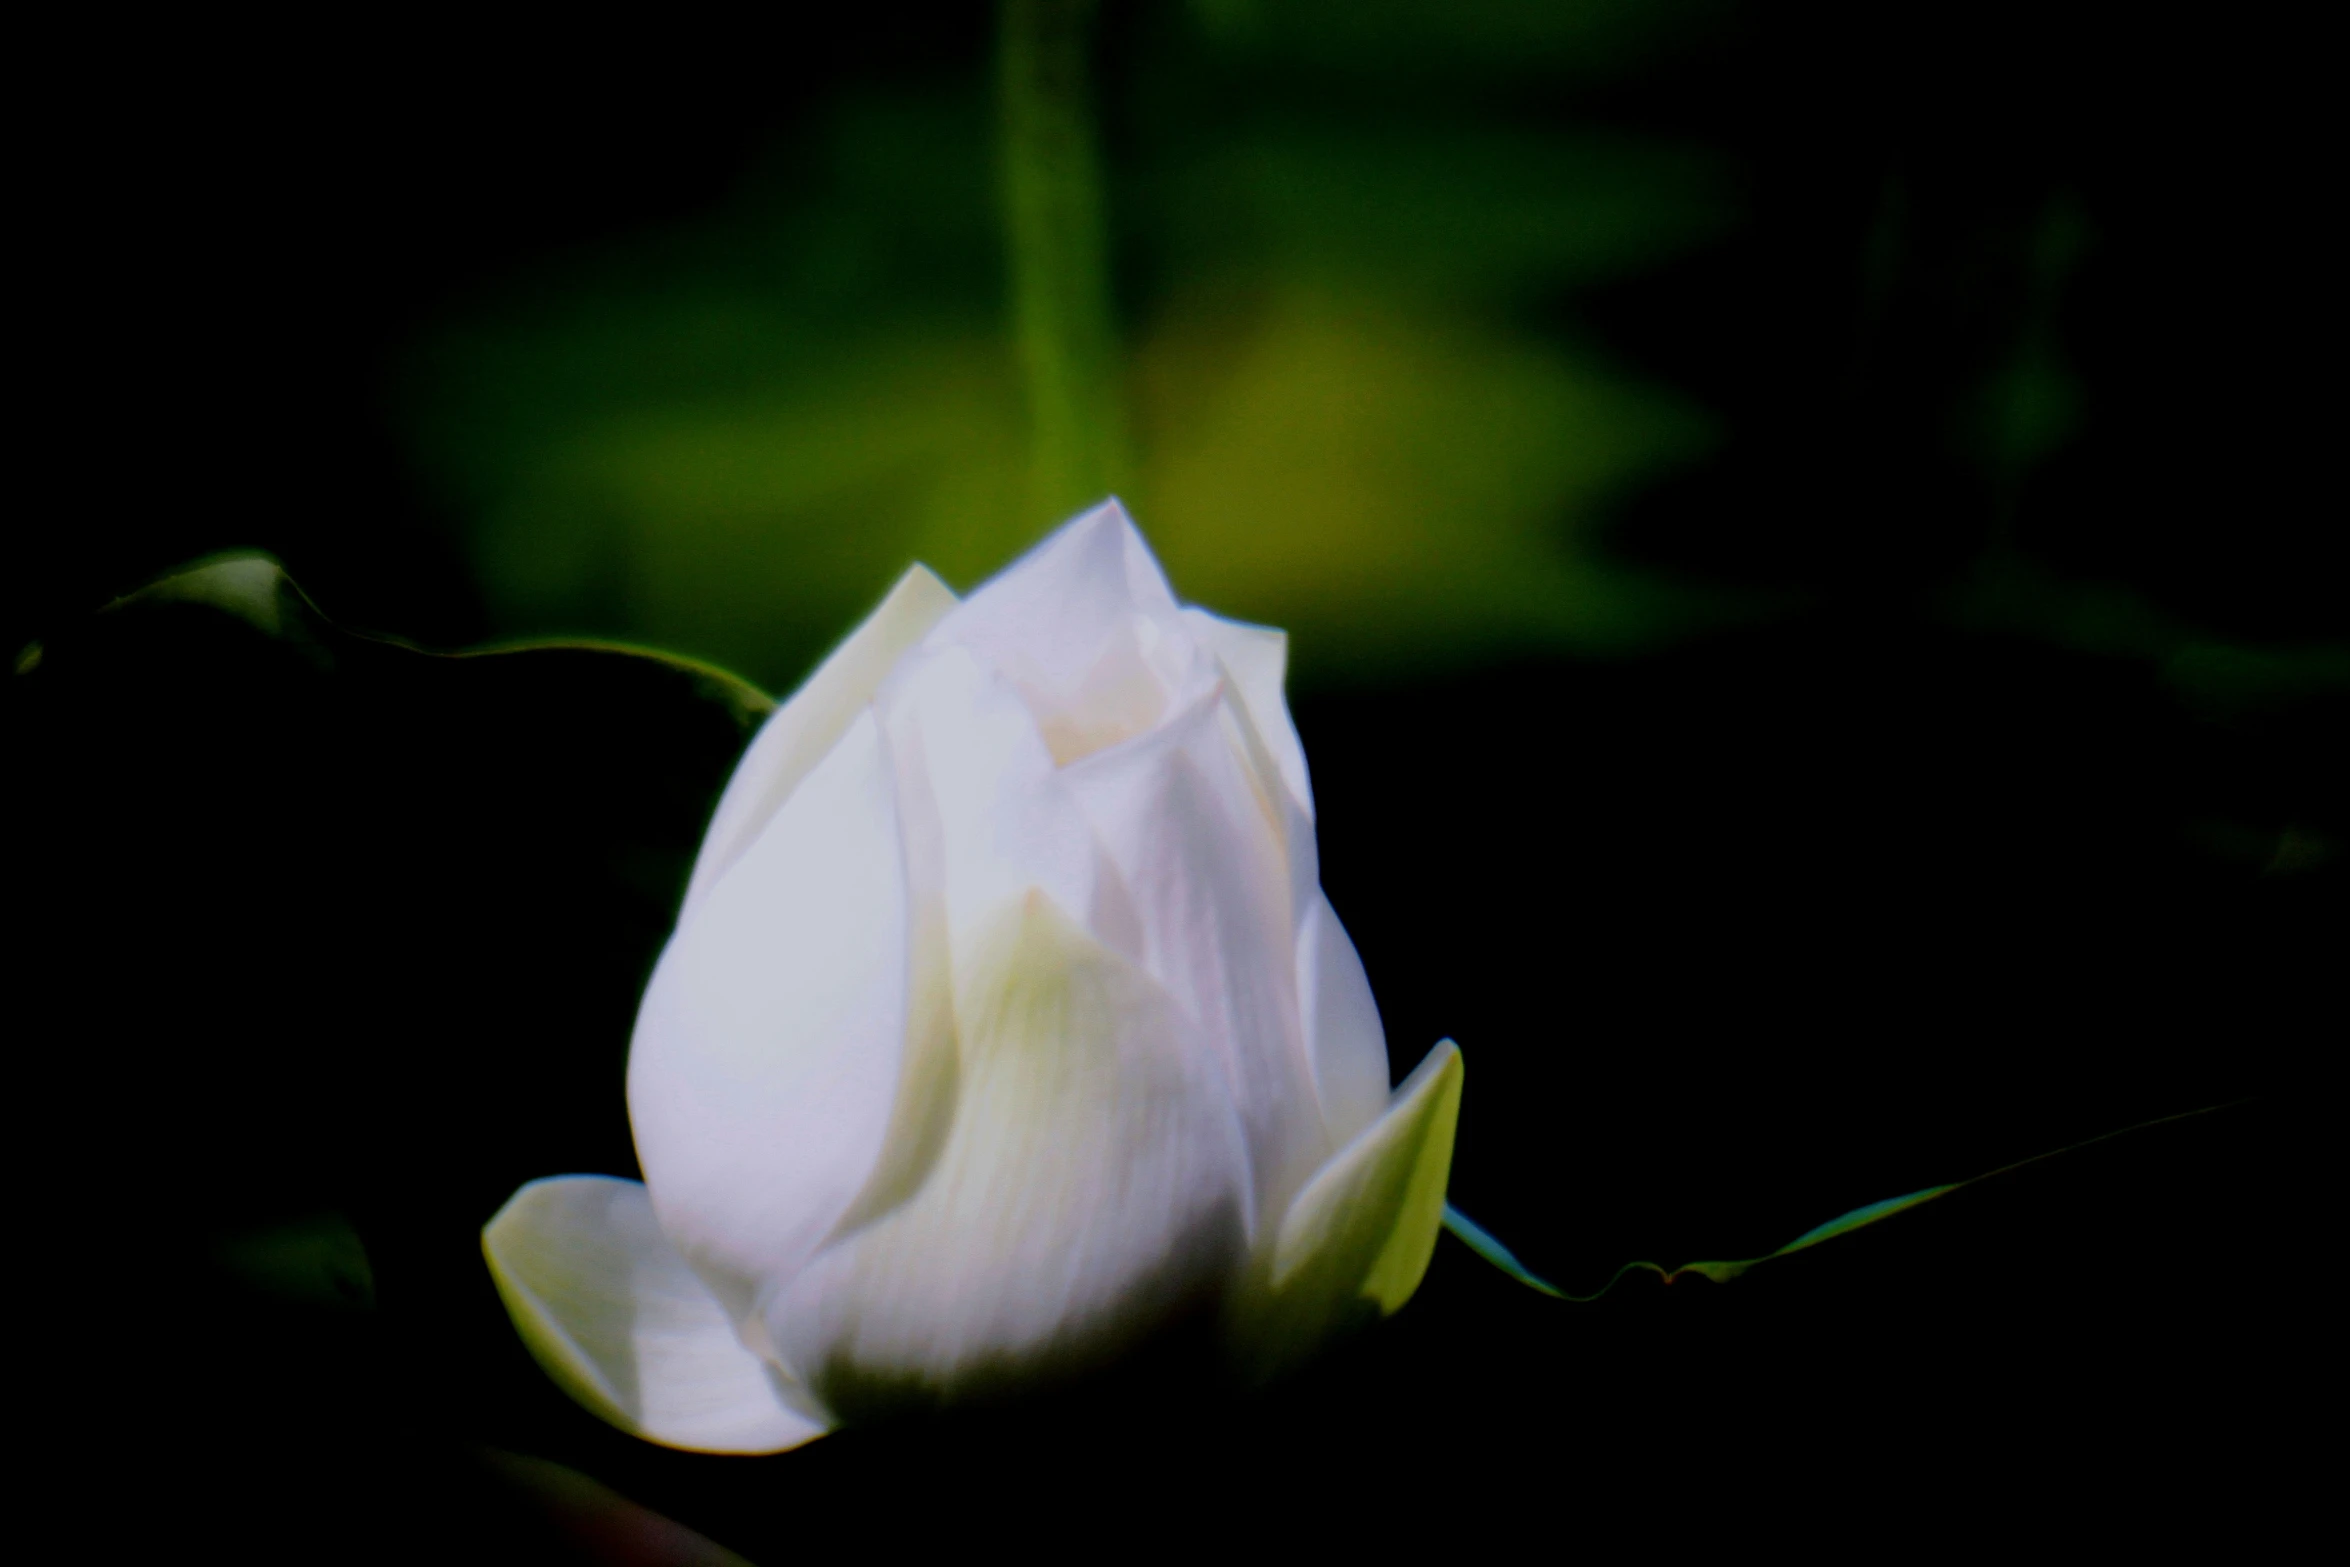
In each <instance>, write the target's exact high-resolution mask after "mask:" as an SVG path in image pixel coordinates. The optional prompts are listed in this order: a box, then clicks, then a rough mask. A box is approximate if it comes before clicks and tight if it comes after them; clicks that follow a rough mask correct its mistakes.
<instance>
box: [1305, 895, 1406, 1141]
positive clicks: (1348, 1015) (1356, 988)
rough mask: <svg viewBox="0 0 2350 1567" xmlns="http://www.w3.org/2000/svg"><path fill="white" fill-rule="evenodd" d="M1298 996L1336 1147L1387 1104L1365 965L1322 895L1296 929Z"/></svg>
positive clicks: (1381, 1044) (1382, 1032)
mask: <svg viewBox="0 0 2350 1567" xmlns="http://www.w3.org/2000/svg"><path fill="white" fill-rule="evenodd" d="M1297 990H1298V998H1299V1000H1300V1001H1301V1002H1302V1003H1303V1005H1304V1008H1305V1036H1306V1039H1307V1041H1308V1043H1309V1044H1310V1045H1311V1047H1312V1049H1313V1057H1314V1082H1315V1085H1316V1086H1317V1087H1318V1088H1319V1089H1320V1091H1321V1099H1322V1121H1323V1124H1324V1125H1325V1126H1326V1127H1328V1128H1329V1132H1330V1141H1331V1145H1332V1146H1333V1147H1335V1146H1338V1145H1339V1144H1342V1143H1344V1142H1346V1141H1347V1140H1348V1139H1349V1138H1351V1137H1353V1136H1354V1135H1355V1134H1356V1133H1357V1132H1360V1131H1361V1130H1362V1129H1363V1128H1364V1127H1366V1126H1368V1125H1370V1124H1371V1122H1372V1121H1373V1119H1375V1118H1376V1117H1377V1116H1378V1114H1379V1112H1380V1110H1381V1109H1382V1108H1384V1107H1385V1105H1386V1103H1387V1030H1386V1028H1385V1027H1384V1026H1382V1025H1381V1023H1380V1021H1379V1004H1378V1002H1376V1001H1374V1000H1372V999H1371V981H1370V978H1369V976H1368V975H1366V974H1365V973H1364V972H1363V960H1362V958H1361V957H1360V956H1358V955H1357V954H1356V952H1355V944H1354V943H1353V942H1352V941H1351V940H1349V939H1348V938H1347V934H1346V927H1345V926H1343V925H1341V924H1339V923H1338V913H1337V911H1336V910H1335V909H1333V908H1331V907H1330V900H1329V899H1328V898H1326V897H1324V896H1323V895H1322V894H1321V892H1320V890H1319V889H1317V890H1316V891H1315V893H1314V896H1313V900H1312V902H1311V903H1309V904H1308V905H1307V907H1306V913H1305V918H1304V920H1303V921H1302V922H1301V924H1300V928H1299V930H1298V935H1297Z"/></svg>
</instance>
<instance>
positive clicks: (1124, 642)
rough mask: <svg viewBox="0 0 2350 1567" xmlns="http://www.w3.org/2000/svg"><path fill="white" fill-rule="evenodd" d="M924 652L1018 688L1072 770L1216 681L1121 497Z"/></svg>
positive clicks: (1051, 541)
mask: <svg viewBox="0 0 2350 1567" xmlns="http://www.w3.org/2000/svg"><path fill="white" fill-rule="evenodd" d="M924 646H925V647H926V648H931V649H937V648H944V647H960V648H964V649H966V650H968V651H969V652H970V653H972V654H973V655H974V656H975V657H976V658H977V659H978V660H979V662H980V663H981V664H982V665H984V666H985V667H986V668H988V669H989V670H991V671H993V672H994V673H996V674H997V675H999V676H1000V677H1001V678H1003V679H1004V680H1006V681H1007V682H1009V683H1010V685H1011V686H1012V688H1013V689H1015V690H1016V691H1018V692H1019V693H1020V697H1021V699H1022V700H1023V701H1024V702H1025V703H1027V705H1028V708H1029V710H1030V712H1031V713H1032V714H1033V715H1034V716H1035V718H1036V721H1037V724H1038V727H1039V731H1040V732H1041V733H1042V734H1043V736H1044V739H1045V741H1046V744H1047V746H1048V747H1049V749H1050V750H1051V752H1052V754H1053V756H1054V757H1055V759H1056V760H1059V761H1063V762H1067V761H1072V760H1074V759H1076V758H1077V757H1080V756H1084V755H1087V754H1089V753H1091V752H1093V751H1097V750H1099V749H1101V748H1102V747H1103V746H1105V745H1111V744H1115V743H1116V742H1117V741H1119V740H1122V739H1125V738H1127V737H1129V736H1132V735H1136V734H1140V733H1142V732H1143V731H1144V730H1147V729H1149V728H1150V727H1151V726H1153V725H1154V724H1156V723H1158V722H1159V721H1160V719H1161V718H1163V717H1164V716H1165V714H1166V712H1167V709H1168V706H1169V704H1170V703H1171V702H1174V701H1179V700H1182V699H1183V698H1184V697H1185V696H1187V695H1188V694H1190V693H1191V692H1192V691H1193V690H1195V689H1196V688H1199V687H1202V686H1204V685H1205V684H1207V683H1208V682H1209V681H1210V680H1212V679H1213V672H1212V666H1211V665H1209V664H1208V662H1207V661H1206V660H1204V659H1201V658H1199V657H1198V656H1197V649H1196V648H1195V646H1194V645H1193V642H1192V639H1191V637H1190V636H1189V634H1188V633H1187V632H1186V631H1185V629H1184V623H1183V621H1182V618H1181V617H1180V616H1179V615H1178V614H1177V612H1176V608H1175V599H1174V595H1173V594H1172V593H1171V592H1170V591H1169V590H1168V587H1167V580H1166V578H1165V576H1164V575H1162V574H1161V573H1160V571H1159V566H1158V562H1157V561H1156V560H1155V559H1153V558H1152V556H1151V553H1150V549H1149V547H1148V546H1146V545H1145V544H1144V543H1143V541H1142V535H1141V534H1140V533H1138V532H1136V531H1135V528H1134V524H1133V523H1132V522H1130V521H1129V520H1128V519H1127V516H1126V513H1125V511H1124V510H1123V509H1122V508H1121V507H1120V506H1119V505H1118V503H1117V502H1116V501H1110V502H1107V503H1105V504H1104V505H1102V506H1099V507H1096V508H1095V509H1094V510H1092V511H1090V512H1087V513H1085V514H1084V515H1083V516H1080V517H1078V518H1076V519H1075V520H1073V521H1071V522H1069V523H1068V524H1066V525H1065V526H1063V527H1062V528H1060V529H1059V530H1058V531H1057V532H1055V533H1054V534H1052V535H1051V536H1050V537H1049V538H1047V539H1046V540H1045V541H1044V542H1043V543H1041V544H1039V545H1038V546H1037V547H1036V548H1035V549H1033V550H1030V551H1029V552H1028V553H1027V554H1026V555H1024V556H1022V557H1021V558H1020V559H1019V560H1017V561H1015V562H1013V563H1012V565H1010V566H1009V567H1007V568H1006V569H1005V570H1004V571H1003V572H1002V573H1001V574H1000V575H998V576H996V577H994V578H993V579H991V580H990V581H988V582H987V583H985V584H984V585H982V586H981V587H980V588H979V589H978V590H977V591H976V592H974V593H973V594H972V595H971V597H970V598H968V599H966V600H965V601H964V602H963V603H962V604H961V605H960V606H958V607H957V608H956V610H955V612H954V613H953V614H951V615H948V616H947V617H946V618H945V619H944V620H942V621H940V622H939V624H938V627H937V629H936V630H934V631H932V632H931V634H930V636H929V637H928V638H927V639H926V640H925V642H924Z"/></svg>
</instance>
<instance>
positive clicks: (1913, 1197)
mask: <svg viewBox="0 0 2350 1567" xmlns="http://www.w3.org/2000/svg"><path fill="white" fill-rule="evenodd" d="M2241 1102H2242V1101H2234V1102H2233V1103H2241ZM2230 1108H2232V1104H2227V1105H2206V1106H2204V1107H2203V1108H2201V1109H2197V1110H2183V1111H2180V1112H2179V1113H2178V1114H2176V1115H2166V1116H2159V1117H2157V1118H2155V1119H2154V1120H2151V1121H2141V1122H2139V1123H2138V1124H2137V1125H2135V1126H2125V1127H2121V1128H2119V1129H2118V1130H2115V1131H2111V1132H2101V1133H2099V1134H2098V1135H2097V1136H2095V1137H2090V1138H2085V1139H2083V1140H2082V1141H2080V1142H2077V1143H2068V1144H2067V1145H2065V1146H2064V1147H2062V1148H2052V1149H2050V1150H2048V1151H2047V1152H2046V1153H2038V1154H2034V1155H2032V1156H2031V1157H2030V1158H2028V1159H2019V1160H2017V1161H2016V1162H2015V1163H2013V1164H2003V1165H2001V1166H2000V1167H1999V1168H1998V1169H1996V1170H1986V1171H1984V1172H1983V1173H1982V1174H1981V1175H1975V1176H1969V1177H1968V1178H1967V1179H1965V1180H1963V1181H1951V1182H1947V1183H1945V1184H1943V1185H1940V1186H1928V1187H1925V1188H1923V1189H1922V1190H1919V1191H1914V1192H1910V1193H1907V1194H1906V1195H1903V1196H1900V1197H1886V1198H1881V1199H1879V1200H1878V1201H1876V1202H1870V1203H1863V1204H1861V1205H1860V1206H1859V1207H1857V1208H1855V1209H1853V1210H1852V1211H1851V1212H1849V1213H1841V1214H1838V1215H1837V1216H1836V1217H1835V1218H1833V1219H1830V1220H1828V1221H1827V1222H1826V1223H1825V1224H1815V1225H1813V1226H1812V1227H1811V1228H1810V1229H1808V1230H1805V1231H1804V1232H1803V1233H1802V1234H1801V1235H1798V1236H1796V1237H1795V1239H1793V1240H1791V1241H1789V1242H1788V1243H1787V1244H1786V1245H1784V1246H1781V1247H1779V1248H1778V1249H1777V1250H1775V1251H1769V1252H1765V1253H1764V1254H1763V1255H1761V1256H1759V1257H1747V1258H1744V1259H1741V1260H1739V1261H1735V1262H1685V1263H1683V1264H1681V1266H1679V1267H1677V1268H1668V1267H1665V1266H1663V1265H1662V1264H1660V1263H1654V1262H1627V1263H1625V1264H1624V1265H1623V1266H1622V1267H1619V1268H1618V1269H1616V1271H1615V1272H1614V1273H1613V1274H1610V1275H1609V1276H1608V1280H1607V1282H1606V1283H1605V1284H1602V1285H1601V1286H1600V1287H1599V1288H1598V1289H1596V1290H1593V1291H1592V1292H1591V1293H1590V1294H1588V1295H1570V1294H1568V1293H1567V1292H1566V1291H1565V1290H1562V1289H1560V1288H1559V1287H1558V1286H1557V1285H1555V1284H1553V1283H1551V1282H1550V1281H1549V1280H1548V1279H1545V1278H1543V1277H1542V1276H1541V1275H1539V1274H1537V1273H1535V1272H1534V1271H1533V1270H1531V1269H1529V1268H1528V1267H1527V1266H1526V1265H1525V1264H1524V1263H1522V1262H1520V1261H1519V1260H1518V1257H1517V1254H1516V1253H1515V1252H1513V1251H1511V1250H1510V1249H1509V1248H1508V1247H1507V1246H1505V1245H1503V1244H1502V1243H1501V1241H1500V1240H1498V1239H1497V1238H1495V1236H1494V1235H1493V1233H1492V1232H1491V1231H1489V1230H1487V1229H1486V1228H1485V1227H1484V1226H1483V1225H1481V1224H1479V1223H1477V1222H1476V1221H1475V1220H1474V1219H1471V1218H1470V1217H1469V1216H1468V1215H1467V1214H1465V1213H1463V1212H1461V1211H1460V1210H1459V1209H1458V1208H1455V1207H1453V1206H1452V1205H1451V1204H1449V1203H1447V1204H1446V1205H1445V1209H1444V1227H1445V1228H1446V1229H1447V1230H1450V1231H1451V1232H1452V1234H1453V1236H1454V1237H1455V1238H1456V1239H1458V1240H1459V1241H1460V1242H1461V1243H1462V1244H1463V1245H1465V1246H1467V1247H1468V1248H1469V1249H1470V1250H1471V1251H1473V1252H1475V1253H1476V1254H1477V1255H1478V1256H1480V1257H1482V1258H1484V1259H1485V1260H1486V1261H1487V1262H1489V1263H1491V1264H1492V1265H1493V1266H1494V1267H1496V1268H1498V1269H1500V1270H1501V1271H1502V1272H1504V1273H1506V1274H1508V1275H1509V1276H1510V1277H1511V1278H1513V1279H1516V1280H1517V1281H1518V1282H1519V1283H1520V1284H1523V1285H1525V1286H1526V1287H1527V1288H1528V1289H1531V1290H1537V1291H1539V1292H1541V1293H1542V1294H1545V1295H1548V1296H1551V1297H1552V1298H1554V1299H1557V1300H1565V1301H1572V1302H1575V1303H1576V1304H1579V1305H1580V1304H1583V1303H1585V1302H1589V1301H1594V1300H1597V1299H1599V1297H1600V1296H1602V1295H1605V1294H1606V1293H1607V1292H1608V1291H1609V1290H1612V1289H1614V1288H1615V1287H1616V1284H1617V1282H1618V1281H1619V1280H1621V1279H1622V1278H1623V1277H1624V1275H1626V1274H1627V1273H1653V1274H1655V1275H1657V1276H1658V1277H1659V1278H1661V1279H1663V1280H1664V1281H1665V1282H1666V1283H1667V1284H1670V1283H1672V1282H1673V1281H1674V1280H1675V1279H1677V1278H1679V1277H1681V1276H1682V1275H1683V1274H1685V1273H1694V1274H1696V1275H1697V1276H1698V1277H1700V1278H1704V1279H1710V1280H1712V1281H1713V1282H1714V1283H1716V1284H1727V1283H1729V1282H1730V1281H1731V1280H1732V1279H1734V1278H1736V1277H1738V1275H1740V1274H1741V1273H1744V1272H1746V1271H1747V1270H1748V1269H1750V1268H1755V1267H1759V1266H1760V1265H1762V1264H1763V1263H1766V1262H1770V1261H1773V1260H1775V1259H1777V1258H1780V1257H1787V1256H1792V1255H1793V1254H1794V1253H1796V1252H1799V1251H1808V1250H1810V1249H1811V1248H1812V1247H1814V1246H1817V1245H1819V1244H1821V1243H1822V1242H1824V1241H1832V1240H1835V1239H1837V1238H1838V1237H1839V1236H1844V1235H1849V1234H1851V1233H1852V1232H1853V1231H1855V1230H1861V1229H1866V1228H1867V1227H1868V1226H1870V1225H1872V1224H1876V1223H1879V1222H1880V1221H1882V1220H1885V1219H1890V1218H1892V1217H1893V1216H1894V1215H1895V1214H1898V1213H1907V1212H1908V1211H1909V1210H1910V1209H1912V1208H1916V1207H1919V1206H1922V1205H1923V1204H1925V1203H1929V1202H1932V1201H1933V1200H1934V1199H1935V1198H1937V1197H1946V1196H1948V1195H1949V1194H1950V1193H1952V1192H1955V1191H1958V1190H1961V1189H1962V1188H1965V1187H1968V1186H1973V1185H1975V1184H1976V1183H1977V1182H1979V1181H1988V1180H1990V1179H1992V1178H1993V1177H1995V1176H2001V1175H2006V1174H2008V1173H2009V1172H2010V1171H2014V1170H2021V1169H2023V1168H2024V1167H2026V1166H2027V1165H2034V1164H2038V1163H2040V1162H2041V1161H2042V1160H2045V1159H2053V1158H2056V1157H2057V1156H2058V1155H2060V1154H2068V1153H2072V1152H2074V1151H2076V1150H2078V1149H2082V1148H2088V1147H2091V1146H2093V1145H2095V1144H2097V1143H2102V1142H2107V1141H2110V1140H2111V1139H2113V1138H2116V1137H2126V1136H2128V1135H2130V1134H2131V1133H2133V1132H2142V1131H2146V1130H2148V1129H2149V1128H2152V1127H2157V1126H2165V1125H2168V1124H2169V1123H2171V1122H2173V1121H2184V1120H2187V1119H2190V1118H2191V1117H2194V1116H2199V1115H2210V1114H2212V1113H2213V1112H2214V1111H2218V1110H2226V1109H2230Z"/></svg>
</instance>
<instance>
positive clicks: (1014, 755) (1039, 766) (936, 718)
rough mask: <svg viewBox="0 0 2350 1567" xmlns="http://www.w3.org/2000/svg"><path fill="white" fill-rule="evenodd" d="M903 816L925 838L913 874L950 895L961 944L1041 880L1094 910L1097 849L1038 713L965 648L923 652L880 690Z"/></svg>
mask: <svg viewBox="0 0 2350 1567" xmlns="http://www.w3.org/2000/svg"><path fill="white" fill-rule="evenodd" d="M883 704H884V707H885V710H886V712H887V714H888V724H889V735H890V744H891V748H892V750H893V751H894V752H895V753H896V756H897V765H898V771H899V777H900V780H901V782H900V793H901V799H902V802H903V806H902V809H903V815H904V817H905V819H906V821H907V823H908V832H909V835H910V837H911V838H917V839H919V840H920V843H921V852H920V854H918V860H929V859H931V858H933V857H934V858H935V863H934V864H930V863H924V864H920V866H919V868H918V872H917V874H918V876H919V878H920V879H919V882H918V885H920V886H921V887H922V888H923V889H924V890H925V892H929V891H931V890H934V889H935V890H936V891H937V892H938V894H939V895H940V896H941V897H942V898H943V900H944V909H945V915H946V921H947V930H948V935H949V940H950V942H952V943H953V944H954V945H955V946H956V947H957V948H960V946H961V945H962V943H963V941H964V939H965V936H966V934H967V933H968V932H969V931H970V930H971V929H972V927H973V926H974V925H975V924H976V923H977V922H978V921H980V920H983V919H987V918H991V917H993V916H994V914H995V913H996V912H997V910H999V909H1000V908H1001V907H1002V906H1003V905H1004V904H1005V903H1006V902H1007V901H1009V900H1011V899H1013V898H1015V897H1017V896H1019V895H1020V894H1021V893H1022V892H1024V891H1026V890H1027V889H1028V888H1030V887H1041V888H1043V889H1044V891H1045V892H1046V893H1047V894H1048V895H1049V896H1051V897H1052V898H1053V900H1054V901H1055V902H1057V903H1059V904H1060V905H1061V906H1062V907H1063V908H1066V909H1069V910H1071V911H1073V912H1075V913H1077V914H1078V915H1079V916H1080V917H1087V916H1090V915H1091V914H1092V913H1093V911H1094V906H1095V902H1096V895H1097V890H1098V889H1097V886H1096V876H1095V870H1096V863H1097V861H1098V859H1099V851H1098V850H1097V848H1096V847H1095V845H1094V842H1093V836H1092V832H1091V830H1090V829H1089V828H1088V827H1087V825H1086V822H1085V818H1084V817H1083V815H1081V814H1080V813H1079V812H1078V810H1077V809H1076V807H1075V806H1074V805H1073V804H1072V803H1071V801H1070V799H1069V794H1068V790H1067V787H1066V786H1065V785H1064V784H1063V783H1062V782H1061V779H1060V777H1059V775H1058V771H1057V769H1056V767H1055V765H1054V762H1053V758H1052V753H1051V752H1050V751H1048V750H1047V749H1046V747H1045V743H1044V739H1043V737H1042V735H1041V734H1039V733H1038V730H1037V724H1036V720H1035V718H1034V717H1033V716H1032V715H1031V714H1030V712H1029V710H1028V708H1027V706H1026V705H1025V704H1024V703H1022V701H1021V700H1020V698H1019V696H1018V694H1017V693H1015V692H1014V691H1013V689H1012V688H1011V686H1010V685H1008V684H1007V683H1006V682H1005V681H1003V680H1002V679H1000V678H998V677H997V676H996V675H994V674H993V673H991V672H990V671H989V670H987V669H985V668H983V667H982V666H981V664H980V662H979V660H978V659H977V658H976V657H975V656H974V655H972V654H971V653H970V652H969V651H967V650H965V649H963V648H959V647H947V648H943V649H939V650H936V651H926V652H925V653H923V654H921V655H920V656H918V657H917V658H916V659H915V660H914V661H912V662H911V663H910V664H909V665H908V666H907V668H905V669H904V670H902V671H901V672H900V673H899V676H898V678H897V679H896V680H895V681H893V682H892V684H891V687H890V689H889V690H888V691H887V692H886V693H885V694H884V696H883Z"/></svg>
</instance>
